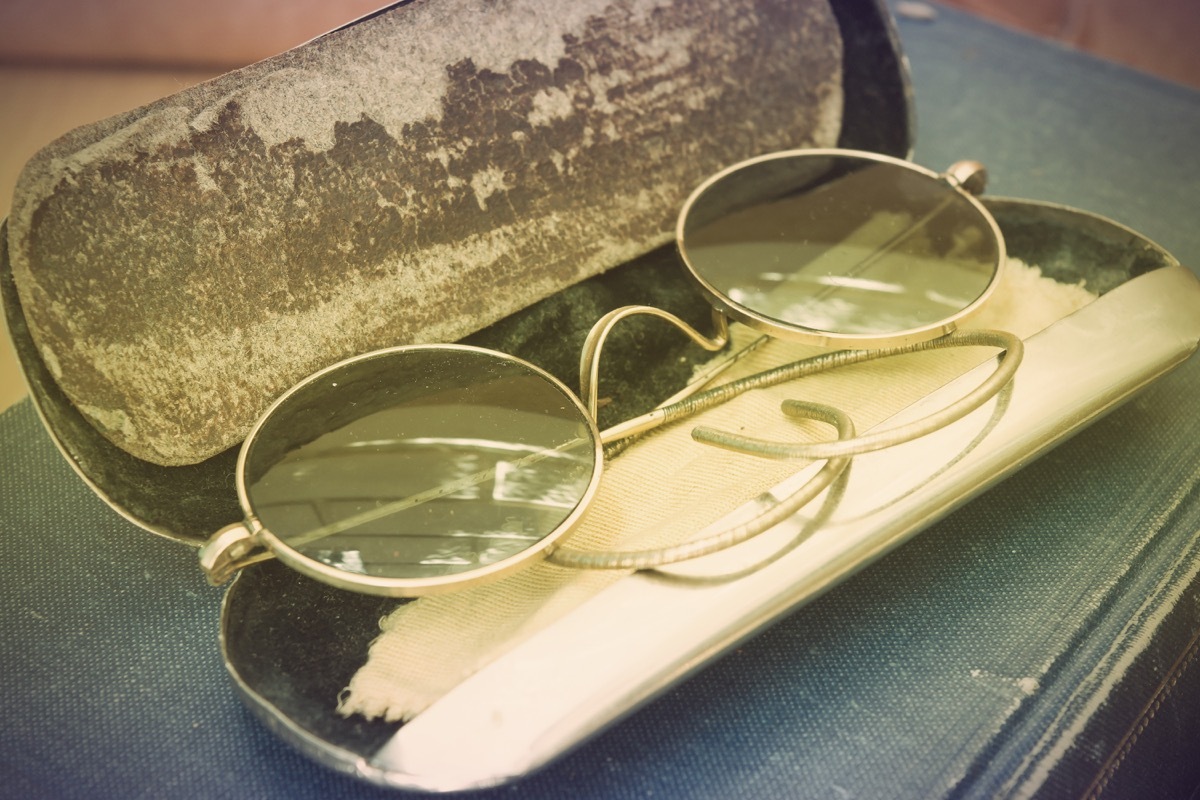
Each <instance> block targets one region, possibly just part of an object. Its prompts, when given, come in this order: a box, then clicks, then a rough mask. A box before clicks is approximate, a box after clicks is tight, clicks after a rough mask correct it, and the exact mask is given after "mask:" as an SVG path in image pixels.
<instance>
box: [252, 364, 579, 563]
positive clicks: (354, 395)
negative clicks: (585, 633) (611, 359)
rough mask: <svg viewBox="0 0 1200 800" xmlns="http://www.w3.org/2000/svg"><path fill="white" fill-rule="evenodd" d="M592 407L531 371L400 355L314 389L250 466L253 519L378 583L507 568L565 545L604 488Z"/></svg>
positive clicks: (295, 546) (272, 426)
mask: <svg viewBox="0 0 1200 800" xmlns="http://www.w3.org/2000/svg"><path fill="white" fill-rule="evenodd" d="M596 453H597V434H596V433H595V427H594V425H592V424H591V423H590V421H589V420H588V419H587V417H586V415H585V414H584V412H583V409H582V407H581V406H580V405H579V404H578V402H577V401H576V400H575V399H574V398H572V397H571V396H570V395H569V394H568V393H567V392H566V390H565V389H564V388H563V387H562V386H561V385H559V384H558V383H557V382H556V381H554V380H553V379H551V378H549V377H548V376H547V375H545V374H544V373H541V372H540V371H538V370H537V369H536V368H534V367H532V366H531V365H529V364H526V363H524V362H521V361H517V360H515V359H510V358H507V357H505V356H501V355H499V354H495V353H489V352H485V351H480V350H475V349H472V348H461V347H451V346H446V347H429V348H399V349H397V350H392V351H383V352H381V353H379V354H373V355H372V356H368V357H364V358H363V359H359V360H355V361H351V362H347V363H344V364H343V365H341V366H339V367H336V368H334V369H332V370H327V371H326V372H324V373H320V374H319V375H317V376H314V378H311V379H309V380H308V381H306V382H305V383H304V384H302V385H301V386H300V387H298V388H297V389H296V390H294V391H293V393H291V394H290V395H289V396H288V397H287V398H286V402H281V403H280V404H279V405H278V406H277V407H276V408H275V410H274V411H273V412H272V413H271V414H269V415H268V417H267V418H266V420H265V421H264V423H263V424H262V425H261V427H260V428H259V429H258V430H257V431H256V432H255V434H254V435H253V439H252V443H251V445H250V446H249V448H248V449H247V451H246V454H245V456H244V478H243V479H244V486H245V492H246V497H247V501H248V503H249V506H250V508H251V511H252V513H253V514H254V515H256V516H257V518H258V520H259V521H260V522H261V523H262V525H263V527H264V528H266V530H267V531H269V532H270V533H271V534H273V535H274V536H275V537H277V538H278V539H279V540H280V541H282V542H283V543H284V544H285V545H286V546H287V547H289V548H291V549H292V550H293V551H295V552H297V553H300V554H302V555H303V556H305V557H307V558H309V559H312V560H315V561H317V562H320V563H321V564H325V565H327V566H330V567H334V568H336V569H338V570H342V571H345V572H348V573H356V574H362V575H369V576H375V577H381V578H397V579H424V578H436V577H439V576H447V575H453V574H457V573H464V572H470V571H474V570H479V569H481V568H485V567H487V566H489V565H493V564H497V563H498V562H501V561H503V560H505V559H507V558H510V557H512V556H515V555H518V554H520V553H522V552H525V551H527V550H529V549H530V548H534V547H538V546H539V545H541V544H543V543H544V542H545V541H546V540H547V537H551V536H553V535H554V534H556V533H561V532H562V529H563V527H564V525H566V524H568V523H569V522H570V521H571V520H572V519H573V518H574V517H575V516H577V511H578V509H579V506H580V503H581V501H582V500H583V499H584V498H585V497H586V496H587V495H588V494H589V492H590V490H591V487H592V485H593V483H594V481H595V480H596V479H597V478H598V461H597V458H596Z"/></svg>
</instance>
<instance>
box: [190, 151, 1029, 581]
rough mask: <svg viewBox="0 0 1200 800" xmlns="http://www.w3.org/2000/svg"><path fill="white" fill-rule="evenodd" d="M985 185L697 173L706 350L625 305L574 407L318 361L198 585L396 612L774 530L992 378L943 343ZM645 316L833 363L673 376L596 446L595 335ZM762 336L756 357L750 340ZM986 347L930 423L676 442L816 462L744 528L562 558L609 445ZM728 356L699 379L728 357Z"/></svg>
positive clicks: (757, 165) (697, 265)
mask: <svg viewBox="0 0 1200 800" xmlns="http://www.w3.org/2000/svg"><path fill="white" fill-rule="evenodd" d="M982 180H983V173H982V168H981V167H979V166H978V165H976V164H971V163H964V164H959V165H955V166H954V167H952V168H951V169H950V170H949V171H947V172H946V173H943V174H939V173H935V172H931V171H928V170H925V169H922V168H920V167H916V166H914V165H912V164H910V163H908V162H905V161H901V160H898V159H893V158H889V157H886V156H880V155H875V154H870V153H862V152H855V151H845V150H802V151H789V152H784V153H776V154H771V155H767V156H762V157H759V158H755V159H751V160H749V161H746V162H743V163H741V164H737V165H734V166H732V167H730V168H728V169H726V170H723V171H722V172H720V173H718V174H716V175H714V176H713V177H711V178H709V179H708V180H707V181H705V182H704V183H703V184H701V185H700V187H699V188H697V189H696V191H695V192H693V194H692V195H691V197H689V198H688V200H687V202H686V203H685V204H684V207H683V210H682V212H681V214H680V217H679V223H678V226H677V229H676V239H677V246H678V250H679V254H680V257H681V259H682V261H683V263H684V265H685V267H686V268H687V270H688V271H689V272H690V274H691V275H692V277H693V278H694V280H695V282H696V284H697V285H698V286H699V287H700V289H701V291H702V292H703V293H704V295H705V296H706V297H707V298H708V300H709V302H710V303H711V305H712V307H713V319H714V327H715V333H714V334H713V335H711V336H708V335H704V334H702V333H700V332H698V331H696V330H694V329H693V328H691V327H690V326H688V325H687V324H686V323H684V322H683V321H682V320H679V319H678V318H676V317H674V316H673V315H671V314H669V313H667V312H665V311H662V310H660V309H656V308H652V307H648V306H627V307H624V308H620V309H617V310H615V311H613V312H610V313H609V314H606V315H605V316H604V317H602V318H601V319H600V320H599V321H598V322H597V323H596V324H595V325H594V327H593V328H592V330H591V332H590V333H589V335H588V337H587V340H586V342H585V344H584V347H583V353H582V356H581V360H580V393H579V395H578V396H576V395H575V394H573V393H572V392H571V391H570V390H569V389H568V388H567V387H566V386H565V385H563V384H562V383H561V382H560V381H559V380H558V379H556V378H555V377H553V376H552V375H550V374H549V373H547V372H545V371H544V370H542V369H540V368H539V367H537V366H534V365H533V364H530V363H528V362H526V361H523V360H521V359H518V358H515V357H512V356H509V355H506V354H503V353H499V352H495V351H491V350H484V349H481V348H475V347H468V346H464V345H452V344H446V345H411V346H401V347H394V348H388V349H384V350H378V351H374V352H370V353H366V354H364V355H361V356H356V357H354V358H350V359H347V360H345V361H342V362H340V363H338V364H335V365H333V366H330V367H328V368H326V369H324V370H321V371H320V372H317V373H315V374H314V375H311V376H309V377H308V378H306V379H304V380H303V381H301V382H300V383H299V384H297V385H296V386H294V387H293V388H292V389H290V390H288V391H287V392H285V393H284V394H283V395H282V396H281V397H279V398H278V399H277V400H276V401H275V403H274V404H273V405H272V406H271V407H270V408H269V409H268V410H267V411H266V412H265V413H264V414H263V416H262V417H261V418H260V419H259V421H258V422H257V423H256V424H255V426H254V427H253V428H252V430H251V431H250V433H249V435H248V436H247V437H246V440H245V442H244V443H243V446H242V449H241V453H240V455H239V459H238V464H237V489H238V496H239V500H240V503H241V506H242V509H243V511H244V514H245V519H244V520H243V521H242V522H239V523H236V524H233V525H229V526H227V527H225V528H223V529H222V530H221V531H218V532H217V533H216V534H214V536H213V537H212V538H211V539H210V540H209V542H208V543H207V544H206V545H205V546H204V547H203V548H202V549H201V553H200V560H201V566H202V568H203V569H204V570H205V571H206V572H207V573H208V575H209V578H210V579H211V580H212V581H213V582H214V583H221V582H224V581H225V580H227V579H228V578H229V577H230V576H231V575H232V574H233V573H234V572H236V571H237V570H239V569H242V568H244V567H246V566H249V565H250V564H253V563H255V562H257V561H261V560H263V559H266V558H272V557H274V558H278V559H280V560H281V561H283V562H285V563H287V564H288V565H290V566H292V567H293V568H295V569H297V570H299V571H301V572H303V573H305V574H307V575H309V576H311V577H314V578H317V579H319V580H322V581H325V582H327V583H330V584H333V585H335V586H338V587H341V588H346V589H352V590H355V591H361V592H368V593H375V594H385V595H394V596H417V595H423V594H430V593H435V592H440V591H449V590H453V589H456V588H460V587H463V586H465V585H468V584H473V583H477V582H480V581H484V580H490V579H495V578H498V577H501V576H503V575H506V574H509V573H511V572H512V571H514V570H517V569H521V568H522V567H523V566H526V565H527V564H529V563H530V562H531V561H533V560H536V559H541V558H549V559H550V560H551V561H553V562H554V563H557V564H560V565H562V566H565V567H575V568H593V569H644V568H653V567H657V566H661V565H663V564H668V563H673V562H676V561H680V560H684V559H688V558H694V557H697V556H701V555H706V554H708V553H712V552H715V551H718V550H721V549H724V548H727V547H731V546H733V545H735V544H737V543H739V542H741V541H744V540H746V539H748V538H751V537H753V536H755V535H757V534H758V533H761V532H762V531H764V530H766V529H768V528H770V527H772V526H773V525H775V524H777V523H779V522H780V521H782V520H783V519H785V518H786V517H788V516H790V515H791V514H794V513H795V512H796V511H798V510H799V509H800V508H801V507H803V506H804V505H805V504H807V503H808V502H810V501H811V500H812V499H814V498H815V497H816V496H818V495H819V494H820V493H821V492H822V491H823V490H824V489H826V488H827V487H828V486H829V485H830V484H831V483H832V482H833V481H834V480H835V479H836V478H837V476H838V475H839V474H840V473H841V472H842V470H844V469H845V467H846V465H847V464H848V463H849V459H851V458H852V457H853V456H855V455H858V454H861V453H865V452H870V451H873V450H878V449H882V448H885V447H890V446H893V445H895V444H898V443H900V442H904V441H909V440H911V439H914V438H917V437H919V436H924V435H926V434H928V433H930V432H932V431H934V430H937V429H939V428H941V427H943V426H945V425H947V424H949V423H950V422H952V421H954V420H956V419H959V418H961V417H963V416H965V415H966V414H968V413H970V411H972V410H974V409H976V408H978V407H980V406H981V405H983V404H984V403H985V402H987V400H988V399H990V398H991V397H992V396H994V395H995V394H996V393H997V392H999V391H1000V390H1001V389H1002V388H1003V387H1004V386H1005V385H1007V383H1008V382H1009V381H1010V380H1011V379H1012V376H1013V374H1014V373H1015V370H1016V369H1017V366H1018V364H1019V363H1020V359H1021V355H1022V344H1021V341H1020V339H1019V338H1017V337H1016V336H1013V335H1012V334H1009V333H1005V332H1003V331H982V330H977V331H960V330H958V327H959V325H960V323H961V322H962V321H963V320H964V319H965V318H966V317H968V316H969V315H970V314H971V313H973V312H974V311H976V310H977V309H978V308H979V307H980V306H981V305H982V304H983V303H985V302H986V299H987V297H988V296H989V295H990V294H991V293H992V291H993V290H994V288H995V286H996V283H997V281H998V279H999V275H1000V271H1001V269H1002V265H1003V263H1004V244H1003V239H1002V237H1001V235H1000V231H999V229H998V227H997V226H996V223H995V221H994V220H992V218H991V216H990V215H989V214H988V213H987V211H986V210H985V209H984V208H983V206H982V205H981V204H980V203H979V202H978V200H976V199H975V197H974V196H972V192H973V191H978V190H979V189H981V188H982ZM635 314H649V315H653V316H655V317H658V318H661V319H664V320H666V321H668V322H670V323H671V324H673V325H675V326H677V327H678V328H679V329H680V330H682V331H683V332H684V333H686V334H687V335H688V336H689V337H690V338H691V339H692V340H693V341H695V342H696V343H697V344H699V345H701V346H702V347H704V348H706V349H708V350H710V351H717V350H721V349H723V348H724V347H725V346H726V345H727V343H728V341H729V327H728V326H729V322H730V321H733V322H738V323H742V324H744V325H746V326H748V327H750V328H752V329H754V330H756V331H758V332H760V333H761V334H763V335H764V336H763V339H769V338H779V339H789V340H795V341H801V342H806V343H810V344H815V345H818V346H820V347H823V348H833V347H838V346H846V345H848V346H849V349H838V350H835V351H832V352H826V353H822V354H820V355H817V356H814V357H811V358H807V359H804V360H801V361H797V362H794V363H791V364H787V365H785V366H782V367H778V368H776V369H772V370H770V371H768V372H762V373H758V374H755V375H751V376H749V377H745V378H742V379H740V380H735V381H730V382H726V383H723V384H721V385H718V386H715V387H714V388H705V385H704V383H705V380H708V379H709V378H711V376H704V378H703V379H701V380H697V381H694V382H693V384H691V385H690V386H689V387H688V388H687V389H686V390H685V391H684V392H681V393H680V394H679V395H676V396H675V397H672V398H669V399H668V400H666V401H664V402H663V404H661V405H660V406H659V407H658V408H656V409H654V410H653V411H651V412H649V413H647V414H644V415H642V416H640V417H637V418H635V419H632V420H627V421H625V422H622V423H620V424H618V425H616V426H614V427H612V428H609V429H607V430H605V431H603V432H601V431H600V430H599V428H598V426H597V423H596V409H597V405H598V400H597V395H598V392H597V381H598V374H599V362H600V357H601V350H602V348H603V345H604V341H605V339H606V337H607V336H608V334H609V332H610V331H611V330H612V329H613V327H614V326H615V325H617V324H618V323H619V322H620V321H621V320H623V319H625V318H627V317H629V316H632V315H635ZM760 341H761V340H760ZM980 345H983V346H990V347H996V348H999V349H1000V350H1001V351H1003V352H1002V357H1001V358H1000V359H999V361H998V365H997V367H996V369H995V370H994V371H993V373H992V374H991V375H990V376H989V377H988V379H987V380H985V381H984V382H983V383H981V384H980V385H979V386H978V387H976V388H975V389H973V390H972V391H970V392H968V393H967V394H966V395H964V396H963V397H962V398H960V399H959V400H957V401H955V402H954V403H953V404H951V405H950V406H947V407H945V408H943V409H941V410H940V411H938V412H935V413H933V414H931V415H930V416H928V417H926V418H924V419H922V420H918V421H916V422H912V423H908V424H905V425H903V426H899V427H894V428H885V429H882V430H873V431H871V432H870V433H868V434H865V435H861V436H860V435H857V434H856V432H855V429H854V425H853V422H852V421H851V420H850V419H849V417H848V416H847V415H846V414H844V413H843V412H841V411H839V410H838V409H835V408H831V407H827V406H824V405H820V404H816V403H808V402H800V401H788V402H786V403H784V406H783V408H782V412H783V413H785V414H788V415H790V416H796V417H804V418H808V419H813V420H816V421H819V422H823V423H825V424H827V425H829V426H830V427H831V428H832V429H833V430H834V431H835V432H836V437H835V438H833V439H830V440H829V441H825V442H819V443H815V444H795V443H780V442H771V441H764V440H762V439H756V438H753V437H749V436H745V435H742V434H734V433H729V432H724V431H717V430H712V429H710V428H705V427H697V428H696V429H695V430H694V431H693V432H692V436H693V438H694V439H695V440H696V441H698V442H701V443H704V444H709V445H713V446H717V447H723V448H727V449H733V450H738V451H740V452H744V453H748V454H751V455H756V456H760V457H764V458H775V459H805V460H823V461H825V464H824V465H823V466H822V467H821V469H820V470H819V471H818V472H817V473H816V474H815V475H814V476H813V478H812V479H811V480H810V481H808V482H807V483H806V484H804V485H803V486H802V487H800V488H799V489H796V490H794V492H793V494H791V495H790V496H788V497H785V498H782V499H780V500H779V501H778V502H777V503H775V504H774V505H773V506H771V507H769V508H767V509H765V510H763V511H761V512H760V513H758V514H757V516H755V517H754V518H753V519H751V520H749V521H748V522H743V523H741V524H739V525H736V526H733V527H731V528H729V529H726V530H723V531H720V532H719V533H717V534H714V535H710V536H706V537H704V538H702V539H699V540H694V541H689V542H686V543H684V544H682V545H676V546H673V547H666V548H656V549H651V550H633V551H621V552H607V551H606V552H594V551H587V550H577V549H572V548H570V547H569V546H567V545H566V544H565V541H566V540H567V539H568V537H569V536H570V534H571V533H572V532H573V531H574V530H575V529H576V528H577V526H578V525H579V523H580V521H581V519H583V517H584V516H585V515H586V513H587V511H588V507H589V504H590V502H591V500H592V497H593V496H594V495H595V493H596V491H597V487H598V485H599V482H600V480H601V475H602V472H603V468H604V462H605V457H606V452H607V456H608V457H614V456H615V454H616V452H618V451H619V449H621V448H622V447H624V446H627V445H628V444H629V443H631V442H636V439H637V437H639V436H642V435H645V434H647V433H648V432H650V431H651V430H653V429H655V428H657V427H660V426H663V425H667V424H670V423H673V422H677V421H679V420H682V419H685V418H687V417H690V416H693V415H695V414H697V413H699V412H700V411H703V410H705V409H707V408H711V407H713V406H715V405H718V404H721V403H724V402H727V401H728V400H730V399H731V398H733V397H735V396H737V395H739V394H741V393H743V392H747V391H752V390H754V389H756V388H763V387H766V386H774V385H778V384H781V383H784V382H788V381H794V380H797V379H798V378H802V377H804V376H806V375H811V374H815V373H817V372H821V371H825V370H828V369H832V368H836V367H840V366H846V365H849V364H854V363H861V362H864V361H870V360H875V359H879V358H885V357H889V356H894V355H898V354H902V353H911V352H918V351H922V350H931V349H939V348H945V347H959V346H980ZM736 357H737V356H736V354H735V355H734V356H732V357H730V358H727V359H725V360H724V361H722V362H720V363H724V364H727V363H729V362H730V361H732V360H733V359H734V358H736Z"/></svg>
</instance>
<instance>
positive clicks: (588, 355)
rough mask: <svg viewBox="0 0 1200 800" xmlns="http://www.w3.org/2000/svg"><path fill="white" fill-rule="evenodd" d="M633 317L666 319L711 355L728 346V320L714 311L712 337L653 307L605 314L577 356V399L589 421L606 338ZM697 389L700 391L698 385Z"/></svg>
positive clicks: (595, 401)
mask: <svg viewBox="0 0 1200 800" xmlns="http://www.w3.org/2000/svg"><path fill="white" fill-rule="evenodd" d="M636 314H645V315H648V316H652V317H658V318H659V319H665V320H666V321H667V322H670V323H671V324H672V325H674V326H675V327H676V328H679V329H680V330H681V331H683V332H684V333H686V334H687V335H688V338H689V339H691V340H692V341H693V342H695V343H696V344H698V345H700V346H701V347H703V348H704V349H705V350H708V351H710V352H716V351H717V350H720V349H721V348H722V347H724V346H725V345H726V344H728V343H729V320H728V319H726V318H725V315H724V314H722V313H721V312H720V311H718V310H717V309H715V308H714V309H713V311H712V319H713V328H714V330H715V333H714V334H713V336H712V337H708V336H705V335H704V334H702V333H700V332H699V331H698V330H696V329H695V328H693V327H692V326H691V325H688V324H687V323H686V322H684V321H683V320H681V319H680V318H679V317H677V316H675V315H674V314H672V313H670V312H669V311H663V310H662V309H661V308H655V307H653V306H623V307H621V308H618V309H614V310H613V311H610V312H608V313H607V314H605V315H604V316H603V317H601V318H600V319H598V320H597V321H596V324H595V325H593V326H592V329H591V331H589V332H588V335H587V339H586V340H584V343H583V352H582V354H581V355H580V357H579V396H580V398H581V399H582V400H583V403H584V405H585V406H586V407H587V410H588V413H589V414H591V416H592V419H596V413H597V410H598V406H599V404H600V400H599V383H600V352H601V350H602V349H603V348H604V342H605V340H607V339H608V334H609V333H610V332H611V331H612V329H613V328H614V327H616V325H617V323H618V322H620V321H621V320H623V319H625V318H626V317H632V316H634V315H636ZM696 388H699V386H697V387H696Z"/></svg>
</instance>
